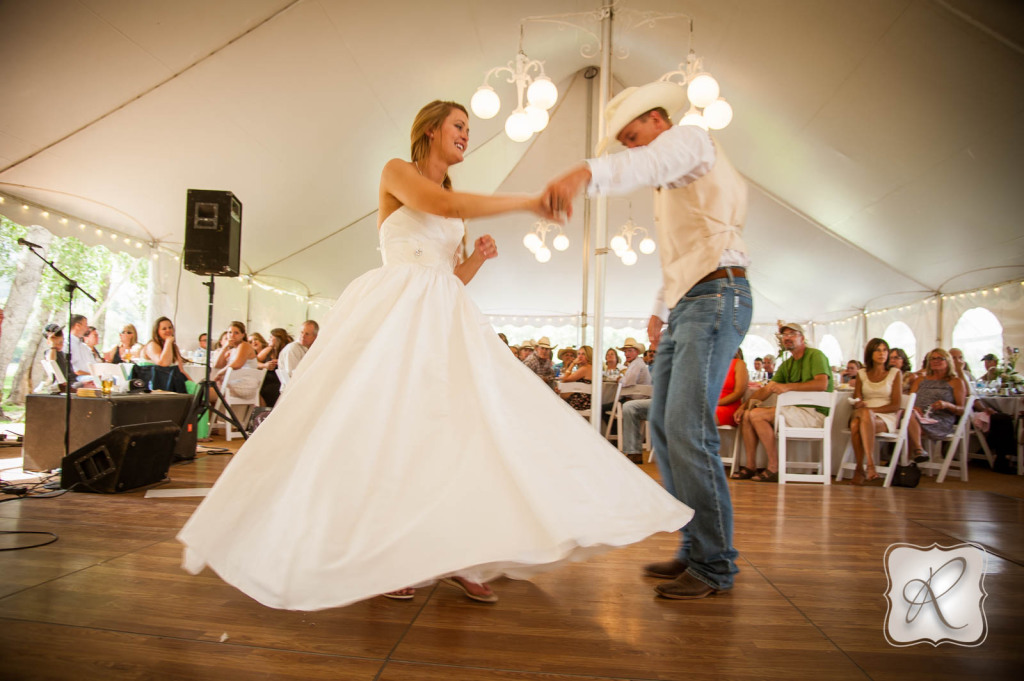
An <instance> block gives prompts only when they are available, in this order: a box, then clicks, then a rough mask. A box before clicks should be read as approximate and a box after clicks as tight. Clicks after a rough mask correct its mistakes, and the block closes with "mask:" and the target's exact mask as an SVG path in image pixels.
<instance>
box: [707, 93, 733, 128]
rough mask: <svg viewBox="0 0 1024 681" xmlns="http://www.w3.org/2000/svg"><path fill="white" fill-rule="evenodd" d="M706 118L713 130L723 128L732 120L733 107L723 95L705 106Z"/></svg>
mask: <svg viewBox="0 0 1024 681" xmlns="http://www.w3.org/2000/svg"><path fill="white" fill-rule="evenodd" d="M703 115H704V120H705V121H707V123H708V127H709V128H711V129H712V130H721V129H722V128H724V127H725V126H727V125H729V122H730V121H732V107H731V106H729V102H727V101H725V100H724V99H722V98H721V97H719V98H718V99H716V100H715V101H713V102H711V103H710V104H708V105H707V106H706V107H704V114H703Z"/></svg>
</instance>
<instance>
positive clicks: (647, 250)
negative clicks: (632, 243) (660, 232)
mask: <svg viewBox="0 0 1024 681" xmlns="http://www.w3.org/2000/svg"><path fill="white" fill-rule="evenodd" d="M657 247H658V246H657V244H655V243H654V239H652V238H651V237H649V236H645V237H644V238H643V240H641V241H640V252H641V253H643V254H644V255H650V254H651V253H654V250H655V249H656V248H657Z"/></svg>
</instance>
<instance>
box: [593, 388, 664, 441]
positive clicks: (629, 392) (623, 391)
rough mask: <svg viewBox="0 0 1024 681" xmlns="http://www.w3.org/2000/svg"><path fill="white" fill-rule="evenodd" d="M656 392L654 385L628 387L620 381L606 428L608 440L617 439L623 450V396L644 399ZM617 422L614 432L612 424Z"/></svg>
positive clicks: (605, 434) (605, 433)
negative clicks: (623, 385)
mask: <svg viewBox="0 0 1024 681" xmlns="http://www.w3.org/2000/svg"><path fill="white" fill-rule="evenodd" d="M653 394H654V386H650V385H631V386H629V387H628V388H623V387H622V382H621V381H620V382H619V384H618V386H617V387H616V389H615V399H614V400H612V412H611V414H610V415H609V416H608V427H607V428H606V429H605V432H604V437H605V439H606V440H609V441H610V440H612V439H614V440H615V446H616V447H618V448H619V451H620V452H621V451H622V401H621V400H622V398H623V397H631V398H635V399H643V398H645V397H650V396H651V395H653ZM613 423H614V424H616V426H615V433H614V434H613V433H612V424H613Z"/></svg>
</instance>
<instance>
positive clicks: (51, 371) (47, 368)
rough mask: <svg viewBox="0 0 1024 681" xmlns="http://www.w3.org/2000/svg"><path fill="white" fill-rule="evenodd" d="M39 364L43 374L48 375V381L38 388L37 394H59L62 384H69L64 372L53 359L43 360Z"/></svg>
mask: <svg viewBox="0 0 1024 681" xmlns="http://www.w3.org/2000/svg"><path fill="white" fill-rule="evenodd" d="M39 364H40V365H41V366H42V367H43V373H44V374H46V380H44V381H42V382H41V383H40V384H39V385H38V386H36V389H35V392H37V393H42V392H46V393H54V392H58V391H59V390H60V387H59V386H60V384H61V383H66V382H67V380H66V379H65V378H64V372H63V371H61V370H60V366H59V365H58V364H57V363H56V362H54V361H53V360H52V359H41V360H39Z"/></svg>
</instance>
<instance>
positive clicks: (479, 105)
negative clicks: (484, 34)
mask: <svg viewBox="0 0 1024 681" xmlns="http://www.w3.org/2000/svg"><path fill="white" fill-rule="evenodd" d="M530 71H534V72H535V75H532V76H531V75H530ZM500 73H505V74H507V76H508V79H507V82H509V83H515V84H516V94H517V97H518V99H517V100H516V102H517V105H516V108H515V111H513V112H512V113H511V114H509V117H508V118H507V119H505V134H506V135H508V136H509V138H511V139H512V140H513V141H515V142H525V141H526V140H528V139H530V138H531V137H533V134H534V133H535V132H540V131H541V130H543V129H544V128H546V127H547V126H548V109H550V108H551V107H553V106H554V105H555V102H556V101H557V100H558V88H557V87H555V84H554V83H552V82H551V79H550V78H548V77H547V76H546V75H544V63H543V62H540V61H537V60H536V59H530V58H529V57H527V56H526V53H525V52H523V27H522V25H520V26H519V53H518V54H516V59H515V62H511V61H510V62H509V63H508V66H495V67H494V68H493V69H491V70H490V71H488V72H487V75H485V76H484V84H483V85H481V86H480V87H478V88H477V90H476V93H475V94H474V95H473V98H472V99H471V100H469V106H470V108H471V109H472V110H473V113H474V114H476V115H477V116H478V117H479V118H482V119H484V120H487V119H489V118H494V117H495V116H496V115H497V114H498V111H499V110H500V109H501V98H500V97H498V93H497V92H495V91H494V88H492V87H491V86H490V85H488V84H487V79H488V78H490V77H491V76H492V75H497V74H500ZM524 93H525V94H526V101H527V105H526V106H525V107H524V106H523V94H524Z"/></svg>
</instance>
